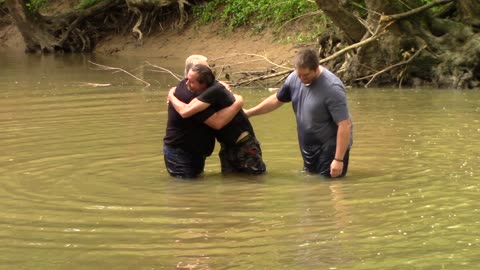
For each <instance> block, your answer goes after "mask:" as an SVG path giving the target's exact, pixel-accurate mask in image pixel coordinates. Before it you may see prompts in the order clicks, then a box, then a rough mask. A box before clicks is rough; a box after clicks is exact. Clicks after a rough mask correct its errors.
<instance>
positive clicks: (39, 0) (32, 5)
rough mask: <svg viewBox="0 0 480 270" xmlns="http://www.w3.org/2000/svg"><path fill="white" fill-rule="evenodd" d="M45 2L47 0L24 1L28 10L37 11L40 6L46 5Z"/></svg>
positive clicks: (46, 2)
mask: <svg viewBox="0 0 480 270" xmlns="http://www.w3.org/2000/svg"><path fill="white" fill-rule="evenodd" d="M47 4H48V0H30V1H26V3H25V5H26V6H27V8H28V10H30V11H31V12H37V11H38V10H39V9H40V8H42V7H44V6H46V5H47Z"/></svg>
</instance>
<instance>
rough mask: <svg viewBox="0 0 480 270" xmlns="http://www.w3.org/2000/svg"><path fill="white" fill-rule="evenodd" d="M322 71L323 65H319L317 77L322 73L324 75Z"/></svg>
mask: <svg viewBox="0 0 480 270" xmlns="http://www.w3.org/2000/svg"><path fill="white" fill-rule="evenodd" d="M322 73H323V67H322V66H318V68H317V78H318V77H320V75H322Z"/></svg>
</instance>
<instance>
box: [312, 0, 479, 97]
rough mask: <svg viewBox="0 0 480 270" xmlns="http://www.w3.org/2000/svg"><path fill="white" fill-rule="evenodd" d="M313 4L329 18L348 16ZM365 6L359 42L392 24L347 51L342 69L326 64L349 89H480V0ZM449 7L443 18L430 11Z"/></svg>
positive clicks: (345, 27)
mask: <svg viewBox="0 0 480 270" xmlns="http://www.w3.org/2000/svg"><path fill="white" fill-rule="evenodd" d="M338 1H339V0H338ZM316 2H317V4H319V7H320V8H321V9H323V8H324V7H328V13H327V14H332V15H331V16H337V17H338V16H342V17H343V16H345V17H347V16H346V15H345V14H343V13H345V12H346V11H348V10H347V9H345V8H344V7H341V6H338V7H337V10H338V12H336V11H335V9H334V8H333V6H334V5H327V3H326V1H323V0H316ZM327 2H328V1H327ZM350 2H351V1H350ZM320 4H324V5H320ZM364 4H365V5H366V10H368V11H369V12H368V13H367V14H366V15H364V17H363V21H364V26H365V27H366V28H365V29H367V28H368V31H366V33H367V35H365V36H364V38H363V40H365V39H366V38H369V37H370V36H371V35H372V34H371V33H373V32H374V31H375V29H377V28H378V27H379V26H382V25H387V23H388V22H393V24H391V25H389V26H388V28H387V30H386V31H387V32H386V33H385V34H383V35H382V36H379V38H377V39H376V40H374V41H373V42H369V43H368V44H367V45H364V46H362V47H360V48H359V49H356V50H351V51H349V52H348V57H344V58H342V60H344V62H343V63H342V64H341V65H339V63H337V62H333V63H326V65H327V67H329V68H331V69H334V71H335V72H337V73H339V75H340V76H341V77H342V79H343V80H344V81H346V83H347V84H350V85H359V86H362V85H363V86H368V85H372V86H382V85H392V84H396V85H398V86H402V85H405V86H425V85H429V86H435V87H440V88H476V87H479V86H480V34H479V31H480V29H479V25H478V22H476V21H475V18H479V13H480V8H478V7H479V5H480V3H479V1H478V0H462V1H454V0H451V1H448V0H437V2H435V3H433V4H431V5H428V6H422V5H423V3H422V1H421V0H403V1H384V0H365V1H364ZM447 4H448V5H450V6H449V12H448V13H447V12H445V13H443V15H438V14H436V13H434V12H433V11H432V9H431V7H432V6H441V5H447ZM437 10H439V9H437ZM326 12H327V11H326ZM350 12H352V10H350ZM338 14H341V15H338ZM352 14H353V13H352ZM439 14H440V13H439ZM332 21H334V22H336V21H339V20H334V19H332ZM338 26H339V29H340V30H341V31H343V32H346V33H352V32H353V31H358V30H356V29H357V27H358V24H356V25H349V24H346V23H340V24H339V25H338ZM349 36H350V35H349ZM347 41H349V39H347ZM338 49H341V48H338ZM373 79H374V80H373ZM372 80H373V81H372Z"/></svg>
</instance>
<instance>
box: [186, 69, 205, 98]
mask: <svg viewBox="0 0 480 270" xmlns="http://www.w3.org/2000/svg"><path fill="white" fill-rule="evenodd" d="M187 87H188V90H190V91H192V92H194V93H200V92H201V91H202V90H203V89H204V88H205V86H204V84H202V83H200V82H198V73H197V72H194V71H192V70H190V71H188V74H187Z"/></svg>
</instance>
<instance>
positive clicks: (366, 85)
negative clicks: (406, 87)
mask: <svg viewBox="0 0 480 270" xmlns="http://www.w3.org/2000/svg"><path fill="white" fill-rule="evenodd" d="M426 47H427V45H424V46H423V47H422V48H420V49H419V50H417V51H416V52H415V53H414V54H413V55H412V56H411V57H410V58H408V59H407V60H405V61H402V62H399V63H396V64H395V65H391V66H389V67H386V68H384V69H382V70H380V71H379V72H377V73H375V74H372V75H368V76H365V77H362V78H358V79H356V81H360V80H364V79H367V78H371V79H370V80H369V81H368V83H367V84H365V88H367V87H368V85H369V84H370V83H371V82H372V81H373V80H374V79H375V78H376V77H377V76H378V75H380V74H382V73H385V72H387V71H389V70H392V69H394V68H396V67H398V66H402V65H406V64H408V63H410V62H411V61H412V60H413V59H414V58H415V57H417V55H418V54H419V53H420V52H421V51H423V50H424V49H425V48H426Z"/></svg>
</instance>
